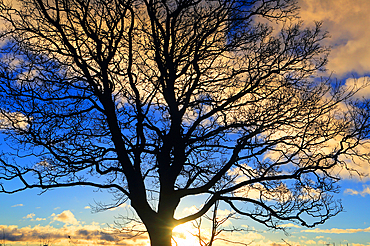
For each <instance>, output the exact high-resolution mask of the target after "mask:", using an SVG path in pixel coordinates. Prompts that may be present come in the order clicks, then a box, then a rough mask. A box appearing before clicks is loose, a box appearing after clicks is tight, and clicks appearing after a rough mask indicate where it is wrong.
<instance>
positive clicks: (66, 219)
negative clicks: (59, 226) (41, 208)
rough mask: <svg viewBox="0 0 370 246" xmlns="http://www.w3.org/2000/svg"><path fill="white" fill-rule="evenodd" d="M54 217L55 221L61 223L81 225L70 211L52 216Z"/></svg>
mask: <svg viewBox="0 0 370 246" xmlns="http://www.w3.org/2000/svg"><path fill="white" fill-rule="evenodd" d="M52 217H53V220H56V221H61V222H63V223H65V224H72V225H77V224H79V223H80V222H79V221H77V219H76V218H75V216H74V215H73V213H72V212H71V211H70V210H64V211H63V212H62V213H60V214H58V215H55V214H52Z"/></svg>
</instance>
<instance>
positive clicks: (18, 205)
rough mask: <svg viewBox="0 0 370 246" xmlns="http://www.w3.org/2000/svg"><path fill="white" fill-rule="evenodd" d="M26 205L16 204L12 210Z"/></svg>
mask: <svg viewBox="0 0 370 246" xmlns="http://www.w3.org/2000/svg"><path fill="white" fill-rule="evenodd" d="M23 206H24V205H23V204H22V203H20V204H15V205H13V206H12V208H15V207H23Z"/></svg>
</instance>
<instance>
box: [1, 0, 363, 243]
mask: <svg viewBox="0 0 370 246" xmlns="http://www.w3.org/2000/svg"><path fill="white" fill-rule="evenodd" d="M12 2H13V6H12V5H11V4H8V3H6V2H5V1H4V0H1V2H0V16H1V19H2V22H3V23H5V24H4V25H5V28H3V31H2V34H1V37H2V42H3V46H2V55H1V71H0V75H1V84H0V105H1V129H2V132H3V133H4V134H6V135H7V143H8V144H9V146H10V147H11V148H12V149H13V151H8V152H7V153H5V152H4V153H2V154H1V166H0V180H3V181H8V180H19V181H20V182H21V183H22V186H20V187H18V188H15V189H10V188H7V186H6V184H7V183H6V182H3V183H2V184H1V186H0V188H1V192H3V193H14V192H18V191H21V190H25V189H30V188H41V189H43V190H48V189H52V188H56V187H71V186H78V185H85V186H92V187H96V188H99V189H107V190H109V191H111V192H112V194H113V195H114V203H113V204H112V205H107V207H106V208H109V207H112V206H113V207H114V206H119V205H120V204H122V203H124V202H126V201H128V200H129V201H130V203H131V206H132V207H133V208H134V209H135V211H136V212H137V214H138V216H139V218H140V219H141V221H142V222H143V223H144V225H145V227H146V229H147V231H148V234H149V237H150V240H151V245H153V246H158V245H162V246H164V245H167V246H169V245H171V235H172V229H173V227H174V226H176V225H179V224H182V223H185V222H188V221H192V220H195V219H197V218H200V217H201V216H202V215H204V214H205V213H206V212H207V211H208V210H209V209H210V208H211V207H212V206H213V205H214V204H215V203H216V202H222V203H225V204H227V205H229V206H230V207H231V209H232V210H233V211H235V212H236V213H238V214H240V215H244V216H247V217H249V218H251V219H253V220H255V221H257V222H260V223H262V224H264V225H266V226H268V227H271V228H279V224H281V223H283V222H285V221H292V222H296V223H300V224H302V225H304V226H309V227H311V226H315V225H317V224H321V223H324V222H325V221H326V220H327V219H328V218H330V217H332V216H334V215H336V214H337V213H338V212H339V211H341V209H342V208H341V205H340V203H338V202H337V201H335V200H334V199H333V193H335V192H337V191H338V187H337V181H338V180H339V179H340V176H339V174H338V170H340V169H348V170H350V171H355V170H352V165H350V164H351V163H350V162H349V161H348V160H349V159H351V158H352V159H353V160H355V161H357V163H358V164H360V163H361V162H363V161H367V160H368V155H366V153H362V152H360V151H359V150H361V148H359V147H360V145H363V144H365V143H366V138H367V137H368V136H369V127H368V125H369V113H368V112H369V111H368V109H369V105H368V102H366V101H362V102H351V101H350V97H351V96H352V95H353V93H354V92H355V91H356V90H357V88H352V89H351V88H350V89H349V90H344V89H343V88H344V87H342V86H334V85H333V84H332V83H331V82H330V81H326V80H319V79H317V78H315V74H316V72H317V71H319V70H320V69H324V66H325V64H326V61H327V53H328V50H327V49H326V48H325V47H322V46H320V41H321V40H322V39H324V38H325V36H326V34H325V33H323V32H321V31H320V23H317V24H316V26H315V27H313V28H311V29H309V28H306V29H305V28H302V23H299V22H298V23H294V19H295V18H296V14H297V12H296V11H297V7H296V5H295V2H294V1H291V0H263V1H259V0H258V1H257V0H256V1H254V0H230V1H226V0H17V1H12ZM268 22H274V23H277V25H276V26H282V28H281V30H280V31H279V32H277V30H274V29H273V28H272V27H271V25H268ZM264 23H267V24H264ZM26 160H29V165H27V164H25V163H26ZM198 194H204V195H207V196H208V198H207V199H206V200H205V201H204V205H203V206H202V207H201V208H200V209H199V211H198V212H196V213H193V214H188V215H187V216H185V217H183V218H175V217H174V214H175V211H176V208H177V207H178V205H179V203H180V201H181V200H182V199H184V198H187V197H191V196H193V195H198ZM244 204H247V206H244Z"/></svg>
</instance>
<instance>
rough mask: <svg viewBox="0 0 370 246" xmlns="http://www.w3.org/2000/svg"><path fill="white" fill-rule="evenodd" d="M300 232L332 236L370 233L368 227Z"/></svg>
mask: <svg viewBox="0 0 370 246" xmlns="http://www.w3.org/2000/svg"><path fill="white" fill-rule="evenodd" d="M301 232H312V233H333V234H343V233H357V232H370V227H368V228H364V229H338V228H332V229H319V228H315V229H312V230H311V229H307V230H302V231H301Z"/></svg>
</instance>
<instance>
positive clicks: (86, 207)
mask: <svg viewBox="0 0 370 246" xmlns="http://www.w3.org/2000/svg"><path fill="white" fill-rule="evenodd" d="M299 6H300V7H301V11H300V15H301V18H302V20H303V21H304V23H305V25H312V23H313V21H323V28H324V29H325V30H327V31H328V32H329V34H330V38H329V39H327V40H325V41H324V45H327V46H330V47H331V54H330V57H329V63H328V65H327V69H328V73H332V78H334V79H338V80H341V81H345V82H346V83H347V84H351V83H353V82H354V81H355V80H357V81H359V82H360V83H361V81H363V80H366V79H367V78H368V77H367V76H370V42H369V40H370V17H369V12H370V1H368V0H299ZM360 96H364V97H370V89H368V90H364V91H363V92H362V93H361V94H360ZM0 148H1V146H0ZM359 168H360V169H361V170H362V171H363V172H365V173H368V174H370V167H369V166H363V167H359ZM340 185H341V190H340V192H339V194H337V196H336V197H335V198H336V199H341V200H342V203H343V207H344V212H342V213H340V214H339V215H337V216H336V217H334V218H332V219H330V220H329V221H327V222H326V223H325V224H323V225H319V226H317V227H315V228H305V227H302V226H299V225H294V224H286V225H285V226H286V227H287V228H290V229H288V230H287V233H284V232H282V231H271V230H268V229H267V228H265V227H263V226H261V225H259V224H257V223H254V222H252V221H250V220H247V219H244V218H241V217H238V218H236V219H233V220H229V221H228V222H225V223H226V224H225V225H226V226H236V227H238V228H241V229H244V231H241V232H234V233H233V234H232V235H230V234H227V233H226V234H224V238H225V239H231V238H232V239H233V240H234V241H239V242H244V243H250V245H251V246H258V245H261V246H273V245H275V246H276V245H288V244H290V245H327V244H331V245H333V244H334V243H335V245H347V244H348V245H351V246H364V245H367V246H369V245H370V210H369V209H368V205H369V204H370V178H369V177H364V178H362V179H360V178H358V177H348V176H344V177H343V180H342V181H341V182H340ZM40 192H41V191H40V190H27V191H23V192H20V193H16V194H12V195H6V194H0V244H2V243H5V244H6V245H27V244H28V245H30V246H31V245H39V244H40V243H42V244H49V245H147V244H148V240H147V238H146V236H145V235H138V236H137V237H135V238H132V239H131V238H128V234H125V233H119V231H118V229H119V228H120V227H119V226H118V227H117V224H115V222H116V223H122V222H123V221H122V220H121V219H120V216H125V215H127V214H128V215H132V214H133V213H134V212H133V210H132V209H131V208H130V205H129V204H123V205H122V206H121V207H119V208H116V209H114V210H110V211H104V212H95V210H94V206H96V205H97V203H98V202H100V201H106V202H109V201H110V198H111V196H110V194H107V193H104V192H101V191H97V190H94V189H92V188H88V187H75V188H59V189H55V190H50V191H48V192H45V193H43V194H40ZM198 199H199V200H201V197H194V198H192V199H189V200H186V201H184V202H182V204H181V207H179V209H178V211H177V214H178V215H179V216H181V214H183V213H186V212H189V211H191V210H193V209H196V208H195V206H194V204H196V203H197V202H196V201H197V200H198ZM219 212H220V215H221V216H222V215H227V214H228V213H229V212H230V211H229V210H228V208H227V207H220V211H219ZM128 225H129V226H135V227H134V228H139V229H140V225H137V226H136V225H134V223H133V222H131V223H130V224H128ZM192 232H194V228H193V227H192V225H191V224H185V225H182V226H179V227H178V228H175V230H174V236H175V237H176V238H177V241H178V243H179V246H181V245H194V246H195V245H197V244H196V241H195V240H194V238H192V236H191V233H192ZM204 233H207V232H206V231H205V232H204ZM3 238H6V240H5V241H3V240H2V239H3ZM221 242H222V241H220V245H222V243H221ZM224 244H225V245H226V243H224Z"/></svg>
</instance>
